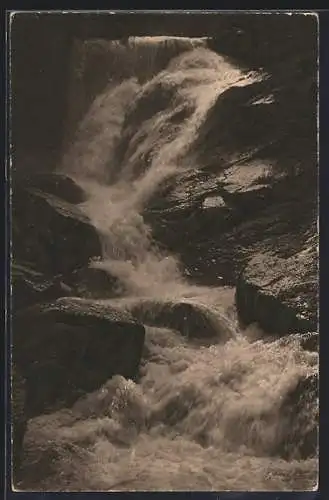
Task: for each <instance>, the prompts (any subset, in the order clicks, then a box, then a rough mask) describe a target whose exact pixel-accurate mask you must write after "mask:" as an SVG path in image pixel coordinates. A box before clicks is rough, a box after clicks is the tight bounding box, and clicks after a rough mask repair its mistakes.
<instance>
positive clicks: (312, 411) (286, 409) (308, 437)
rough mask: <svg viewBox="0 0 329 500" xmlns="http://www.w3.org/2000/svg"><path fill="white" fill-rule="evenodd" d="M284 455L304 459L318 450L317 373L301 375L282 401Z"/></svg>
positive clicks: (315, 453)
mask: <svg viewBox="0 0 329 500" xmlns="http://www.w3.org/2000/svg"><path fill="white" fill-rule="evenodd" d="M281 411H282V420H283V421H285V431H286V435H285V436H283V442H282V446H283V452H282V453H281V454H282V456H283V457H284V458H296V459H305V458H307V457H311V456H316V455H317V453H318V429H319V379H318V373H310V374H309V375H306V376H305V375H304V376H300V377H299V378H298V379H297V380H296V383H295V385H294V386H293V387H291V389H290V391H289V392H288V393H287V395H286V396H285V397H284V398H283V400H282V403H281Z"/></svg>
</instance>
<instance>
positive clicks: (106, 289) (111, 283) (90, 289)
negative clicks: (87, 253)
mask: <svg viewBox="0 0 329 500" xmlns="http://www.w3.org/2000/svg"><path fill="white" fill-rule="evenodd" d="M66 283H67V284H68V285H69V286H71V287H72V288H73V290H74V291H75V293H76V295H78V296H79V297H85V298H94V299H99V298H106V297H108V298H111V297H115V296H117V295H118V293H119V291H120V284H119V281H118V279H117V278H115V277H114V276H111V275H110V274H109V273H108V272H107V271H105V269H100V268H97V267H83V268H80V269H76V270H75V271H73V273H72V274H70V275H69V276H68V277H67V278H66Z"/></svg>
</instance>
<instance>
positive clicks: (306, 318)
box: [236, 241, 318, 334]
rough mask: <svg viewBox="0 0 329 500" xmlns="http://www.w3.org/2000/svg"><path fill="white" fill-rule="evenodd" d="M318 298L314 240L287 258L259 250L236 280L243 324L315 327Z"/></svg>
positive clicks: (271, 328) (281, 330)
mask: <svg viewBox="0 0 329 500" xmlns="http://www.w3.org/2000/svg"><path fill="white" fill-rule="evenodd" d="M317 302H318V276H317V250H316V247H315V244H314V242H312V241H310V242H309V245H308V246H307V247H305V248H304V250H302V251H300V252H298V253H296V254H294V255H292V256H291V257H288V258H286V259H284V258H282V257H278V256H277V255H275V254H273V253H270V252H268V253H259V254H256V255H255V256H254V258H252V259H251V260H250V262H249V264H248V265H247V266H246V268H245V269H244V271H243V272H242V273H241V275H240V277H239V280H238V283H237V288H236V305H237V311H238V315H239V318H240V320H241V323H242V325H245V326H246V325H249V324H251V323H254V322H255V323H259V324H260V326H261V327H262V328H263V329H264V330H265V331H267V332H270V333H278V334H286V333H294V332H296V333H299V332H301V333H302V332H305V333H306V332H311V331H316V330H317V326H318V325H317Z"/></svg>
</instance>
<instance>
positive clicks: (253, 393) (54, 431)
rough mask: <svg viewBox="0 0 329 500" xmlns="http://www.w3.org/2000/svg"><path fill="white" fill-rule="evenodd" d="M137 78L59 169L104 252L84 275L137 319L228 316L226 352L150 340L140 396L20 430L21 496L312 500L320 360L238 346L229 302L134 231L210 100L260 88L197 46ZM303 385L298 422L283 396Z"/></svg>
mask: <svg viewBox="0 0 329 500" xmlns="http://www.w3.org/2000/svg"><path fill="white" fill-rule="evenodd" d="M157 43H163V39H161V40H155V39H148V38H145V39H143V40H141V41H139V43H135V44H133V43H132V42H131V41H130V43H128V44H127V46H126V48H125V49H123V48H122V46H121V45H120V57H123V58H124V57H125V53H127V54H128V55H130V56H131V51H136V50H138V48H137V49H136V46H138V45H139V46H143V47H145V46H148V44H153V45H154V44H157ZM184 43H186V40H185V42H184ZM200 44H201V42H200V43H199V45H200ZM201 45H202V44H201ZM153 54H154V52H153ZM155 54H156V52H155ZM127 57H128V56H127ZM154 57H156V55H155V56H154ZM150 64H151V63H150ZM133 71H134V72H135V73H134V72H133V73H132V74H131V79H128V80H124V81H120V82H119V83H118V84H115V83H114V82H113V81H112V82H111V85H110V86H109V87H108V88H107V89H106V90H105V91H104V92H103V93H102V94H101V95H99V96H98V97H97V98H96V100H95V101H94V103H93V104H92V106H91V107H90V109H89V111H88V113H87V114H86V116H85V118H84V120H83V121H82V123H81V124H80V128H79V130H78V132H77V136H76V141H75V143H74V144H73V145H72V147H71V149H70V150H69V151H68V153H67V155H66V156H65V158H64V161H63V166H62V168H63V169H64V170H65V171H66V172H67V173H69V174H71V175H72V176H73V177H74V178H75V179H76V180H77V182H79V183H80V185H81V186H82V187H83V188H84V189H85V191H86V192H87V193H88V200H87V202H86V203H85V204H84V205H83V209H84V210H85V211H86V213H87V214H88V216H89V217H90V218H91V220H92V222H93V224H94V225H95V227H96V228H97V230H98V232H99V234H100V236H101V239H102V244H103V255H102V259H101V260H100V261H97V262H94V263H92V265H94V266H99V267H102V268H104V269H106V270H107V271H108V272H109V273H110V274H111V275H114V276H116V277H117V278H118V279H119V280H120V282H121V283H122V285H123V289H124V297H122V298H117V299H115V303H116V304H117V305H121V306H122V307H124V308H128V309H130V310H134V309H133V308H132V304H133V305H134V306H136V304H137V305H142V304H144V303H145V304H147V305H148V307H149V308H152V304H154V305H156V304H159V303H162V302H166V301H171V302H172V303H175V302H177V303H179V302H182V301H183V302H184V301H185V302H188V303H190V304H195V305H198V306H200V307H202V308H203V309H202V310H203V311H204V314H206V315H207V314H208V312H207V311H209V314H214V315H215V316H216V315H218V317H219V316H220V315H222V316H223V315H224V316H225V317H226V318H227V320H228V323H229V329H231V330H230V332H231V334H230V338H229V339H228V341H227V342H224V343H223V342H222V341H221V342H218V343H216V342H215V341H214V342H213V343H212V344H211V345H207V344H205V343H203V344H202V343H201V345H200V343H198V342H192V341H188V340H184V339H183V338H182V336H181V335H180V334H179V333H178V332H176V331H174V330H172V329H170V328H166V327H164V326H156V325H153V326H147V335H146V346H145V353H144V358H143V360H142V367H141V379H140V381H139V383H138V384H135V383H133V382H132V381H127V380H125V379H124V378H123V377H115V379H114V380H112V381H109V382H108V383H107V384H105V385H104V387H103V388H100V389H99V391H96V392H95V393H93V394H90V395H89V396H87V397H86V398H85V399H84V400H82V401H79V402H77V403H76V404H75V405H74V407H73V408H72V409H68V410H62V411H60V412H58V413H54V414H53V415H48V416H41V417H38V418H35V419H34V420H33V421H32V422H31V423H30V427H29V431H28V434H27V449H28V450H29V459H28V461H29V463H28V464H26V470H27V472H28V474H27V476H28V477H29V482H30V484H29V486H30V487H34V488H35V487H36V488H46V489H51V490H78V491H83V490H105V491H109V490H189V489H192V490H291V489H301V490H303V489H304V490H305V489H312V488H313V487H314V484H315V483H316V481H317V457H316V455H314V454H309V453H306V454H305V452H304V451H303V450H304V448H305V442H307V440H308V439H309V435H310V433H311V432H312V429H313V428H314V425H315V421H316V418H317V401H316V398H314V397H313V399H312V398H311V399H310V398H309V397H308V394H307V390H308V385H307V382H305V381H307V380H308V379H310V377H311V376H312V375H314V374H316V373H317V362H318V360H317V355H316V354H310V353H308V352H306V351H303V350H302V349H301V347H300V346H299V344H298V342H297V341H296V340H295V339H293V338H291V339H290V340H289V341H287V342H285V343H283V342H282V341H278V340H276V341H270V340H263V339H262V332H257V334H258V338H259V337H260V338H259V340H257V341H253V342H252V341H251V340H248V339H250V338H254V337H255V335H254V334H255V331H256V328H254V327H252V328H250V329H249V332H248V331H247V332H244V333H241V332H239V331H238V328H237V325H236V319H235V314H234V291H233V290H232V289H229V288H225V287H223V288H220V287H218V288H213V289H210V288H207V287H198V286H196V285H193V284H191V283H189V282H188V281H187V280H186V278H185V277H184V276H183V274H182V272H181V266H180V263H179V261H178V259H177V258H176V257H175V256H173V255H166V254H164V253H163V252H162V251H160V250H159V249H158V248H157V246H156V244H155V243H154V241H153V238H152V231H151V228H150V227H149V226H148V225H147V224H146V223H145V221H144V219H143V210H144V209H145V207H147V203H148V201H149V199H150V197H151V196H153V195H154V193H156V192H157V189H158V188H159V187H160V186H161V185H162V183H163V182H164V181H165V180H167V179H168V178H172V180H173V182H174V181H175V178H176V176H177V175H178V174H179V173H180V172H182V171H184V170H191V171H193V169H196V168H197V167H198V165H195V163H194V155H193V147H192V146H193V144H194V142H195V141H196V139H197V138H198V133H199V131H200V129H201V127H202V125H203V123H204V121H205V119H206V117H207V113H208V112H209V110H210V109H211V108H212V106H213V104H214V103H215V101H216V99H217V98H218V96H219V95H220V94H222V93H223V92H225V90H227V89H229V88H231V87H232V86H245V85H249V84H250V83H252V82H254V81H256V80H257V79H259V78H260V76H259V75H255V74H244V73H242V72H241V71H240V70H239V69H238V68H236V67H234V66H233V65H232V64H231V63H229V62H227V61H226V60H225V59H224V58H222V57H221V56H219V55H217V54H215V53H213V52H211V51H209V50H207V49H206V48H205V47H202V46H201V47H196V48H193V46H192V47H191V50H189V51H185V52H184V53H183V54H180V55H178V56H177V57H175V58H173V59H172V60H171V61H170V62H169V64H168V65H167V66H166V67H165V68H164V69H162V70H161V71H159V72H158V73H156V74H154V75H152V77H150V79H149V80H147V81H145V82H143V83H140V79H138V74H136V71H137V70H136V66H134V70H133ZM248 125H249V124H246V126H248ZM213 132H214V133H215V134H220V133H221V131H220V130H214V131H213ZM177 237H180V235H177ZM219 324H220V323H219ZM248 333H250V336H248ZM219 337H220V338H221V335H219ZM221 340H222V338H221ZM303 383H304V385H302V387H304V388H305V394H304V395H303V394H302V395H301V400H300V401H299V399H298V398H297V399H298V406H296V408H295V407H294V404H293V403H291V401H290V399H289V394H291V393H294V391H295V389H296V387H297V385H298V384H303ZM299 396H300V395H299ZM296 404H297V403H296ZM49 457H52V458H51V459H50V458H49Z"/></svg>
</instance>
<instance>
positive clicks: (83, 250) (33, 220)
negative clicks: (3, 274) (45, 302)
mask: <svg viewBox="0 0 329 500" xmlns="http://www.w3.org/2000/svg"><path fill="white" fill-rule="evenodd" d="M12 207H13V208H12V213H13V216H12V228H13V254H14V259H16V260H17V261H21V262H27V263H29V264H30V266H31V267H32V268H35V269H37V270H38V271H41V272H43V273H45V274H47V275H50V276H51V275H57V274H67V273H70V272H72V271H73V270H75V269H77V268H78V267H82V266H84V265H86V264H87V263H88V261H89V259H90V258H92V257H94V256H98V255H100V254H101V246H100V241H99V238H98V235H97V232H96V230H95V229H94V227H93V226H92V225H91V223H90V221H89V219H88V218H87V217H86V216H85V215H84V214H83V213H82V211H81V210H80V209H79V207H78V206H74V205H72V204H70V203H68V202H65V201H63V200H61V199H59V198H57V197H55V196H53V195H50V194H47V193H44V192H42V191H39V190H37V189H29V188H28V189H25V188H24V187H22V186H16V187H15V188H14V192H13V199H12Z"/></svg>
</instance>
